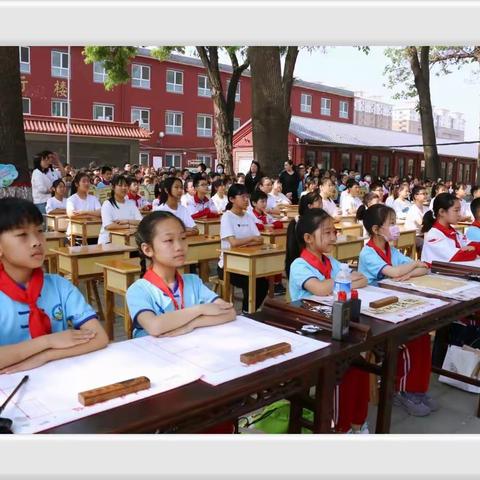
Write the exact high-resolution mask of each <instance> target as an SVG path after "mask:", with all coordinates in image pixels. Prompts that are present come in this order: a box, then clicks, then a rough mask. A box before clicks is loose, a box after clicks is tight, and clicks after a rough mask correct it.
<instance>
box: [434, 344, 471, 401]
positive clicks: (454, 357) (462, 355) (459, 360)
mask: <svg viewBox="0 0 480 480" xmlns="http://www.w3.org/2000/svg"><path fill="white" fill-rule="evenodd" d="M442 368H443V369H444V370H449V371H450V372H454V373H459V374H460V375H465V376H466V377H471V378H475V379H477V380H478V379H480V350H478V349H476V348H472V347H469V346H467V345H464V346H463V347H458V346H456V345H450V346H449V347H448V350H447V354H446V355H445V360H444V361H443V365H442ZM438 381H439V382H442V383H446V384H447V385H451V386H452V387H456V388H459V389H461V390H465V391H466V392H471V393H480V387H476V386H475V385H469V384H468V383H465V382H461V381H460V380H455V379H453V378H449V377H445V376H444V375H440V377H439V378H438Z"/></svg>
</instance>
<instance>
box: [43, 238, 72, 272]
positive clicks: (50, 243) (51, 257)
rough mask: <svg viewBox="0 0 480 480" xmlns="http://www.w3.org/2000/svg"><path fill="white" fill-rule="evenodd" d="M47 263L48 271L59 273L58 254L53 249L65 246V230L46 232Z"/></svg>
mask: <svg viewBox="0 0 480 480" xmlns="http://www.w3.org/2000/svg"><path fill="white" fill-rule="evenodd" d="M44 236H45V243H46V248H45V252H46V254H45V264H46V266H47V271H48V273H57V255H56V253H55V252H53V251H52V249H55V248H59V247H63V246H64V245H65V240H66V238H67V237H66V236H65V233H63V232H45V234H44Z"/></svg>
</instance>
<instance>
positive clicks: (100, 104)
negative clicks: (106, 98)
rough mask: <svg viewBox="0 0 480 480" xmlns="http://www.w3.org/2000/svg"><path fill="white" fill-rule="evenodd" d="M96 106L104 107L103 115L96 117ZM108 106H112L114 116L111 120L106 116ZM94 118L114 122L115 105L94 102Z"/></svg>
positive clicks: (113, 115)
mask: <svg viewBox="0 0 480 480" xmlns="http://www.w3.org/2000/svg"><path fill="white" fill-rule="evenodd" d="M96 108H102V109H103V115H102V116H101V117H99V118H95V109H96ZM106 108H111V109H112V118H111V119H110V120H109V119H107V118H105V109H106ZM92 118H93V120H98V121H100V122H113V121H114V120H115V105H110V104H108V103H94V104H93V113H92Z"/></svg>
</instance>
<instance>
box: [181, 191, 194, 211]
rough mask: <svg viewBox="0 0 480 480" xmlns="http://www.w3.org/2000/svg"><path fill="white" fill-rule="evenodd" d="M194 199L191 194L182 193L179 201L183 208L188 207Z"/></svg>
mask: <svg viewBox="0 0 480 480" xmlns="http://www.w3.org/2000/svg"><path fill="white" fill-rule="evenodd" d="M193 201H194V200H193V196H192V195H190V194H189V193H184V194H183V195H182V198H181V199H180V203H181V204H182V205H183V206H184V207H185V208H188V205H189V204H190V203H192V202H193Z"/></svg>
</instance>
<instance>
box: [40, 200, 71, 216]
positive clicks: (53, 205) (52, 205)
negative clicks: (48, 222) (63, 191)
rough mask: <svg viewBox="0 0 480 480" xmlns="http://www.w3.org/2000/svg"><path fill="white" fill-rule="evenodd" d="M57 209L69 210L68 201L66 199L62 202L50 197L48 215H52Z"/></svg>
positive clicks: (47, 208)
mask: <svg viewBox="0 0 480 480" xmlns="http://www.w3.org/2000/svg"><path fill="white" fill-rule="evenodd" d="M57 208H63V210H66V209H67V199H66V198H64V199H62V200H61V201H60V200H58V199H57V198H55V197H50V198H49V199H48V200H47V207H46V209H45V211H46V212H47V213H50V212H52V211H53V210H56V209H57Z"/></svg>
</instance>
